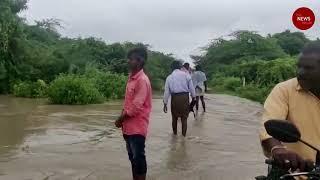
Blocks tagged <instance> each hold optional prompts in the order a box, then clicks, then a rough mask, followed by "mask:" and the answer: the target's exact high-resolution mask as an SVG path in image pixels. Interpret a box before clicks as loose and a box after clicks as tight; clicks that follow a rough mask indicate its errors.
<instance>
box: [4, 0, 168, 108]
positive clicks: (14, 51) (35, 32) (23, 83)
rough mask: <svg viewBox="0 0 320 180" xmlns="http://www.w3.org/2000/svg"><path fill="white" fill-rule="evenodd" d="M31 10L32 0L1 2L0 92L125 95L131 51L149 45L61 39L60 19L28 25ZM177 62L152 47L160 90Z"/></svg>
mask: <svg viewBox="0 0 320 180" xmlns="http://www.w3.org/2000/svg"><path fill="white" fill-rule="evenodd" d="M26 8H27V0H1V1H0V94H4V93H13V94H14V95H16V96H20V97H49V99H50V100H51V101H52V102H53V103H63V104H86V103H97V102H101V101H103V100H105V99H115V98H122V97H123V94H124V91H125V82H126V79H127V78H126V77H127V75H128V69H127V59H126V53H127V52H128V50H129V49H131V48H134V47H141V46H143V47H145V48H147V49H149V46H148V45H145V44H141V43H130V42H127V43H114V44H106V43H105V42H104V41H102V40H101V39H97V38H93V37H91V38H85V39H82V38H77V39H71V38H65V37H61V35H60V34H59V33H58V29H59V28H60V27H61V25H60V22H59V21H57V20H55V19H45V20H42V21H37V22H35V24H34V25H29V24H27V23H26V22H25V21H24V20H23V19H21V18H20V17H19V16H18V15H17V14H18V13H19V12H20V11H22V10H25V9H26ZM173 60H174V58H173V57H172V56H171V55H166V54H163V53H161V52H155V51H151V50H149V59H148V63H147V66H146V68H145V71H146V72H147V74H148V75H149V77H150V79H151V82H152V86H153V88H154V89H155V90H161V88H162V87H163V84H164V80H165V78H166V76H167V74H169V71H170V64H171V62H172V61H173ZM40 82H41V83H40ZM80 96H87V97H80Z"/></svg>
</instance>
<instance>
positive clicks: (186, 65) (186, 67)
mask: <svg viewBox="0 0 320 180" xmlns="http://www.w3.org/2000/svg"><path fill="white" fill-rule="evenodd" d="M181 70H182V71H184V72H186V73H188V74H191V68H190V64H189V63H184V64H183V66H182V68H181Z"/></svg>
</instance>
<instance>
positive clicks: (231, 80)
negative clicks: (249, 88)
mask: <svg viewBox="0 0 320 180" xmlns="http://www.w3.org/2000/svg"><path fill="white" fill-rule="evenodd" d="M240 86H241V79H240V78H237V77H227V78H225V79H223V87H224V88H225V89H226V90H230V91H234V90H236V88H238V87H240Z"/></svg>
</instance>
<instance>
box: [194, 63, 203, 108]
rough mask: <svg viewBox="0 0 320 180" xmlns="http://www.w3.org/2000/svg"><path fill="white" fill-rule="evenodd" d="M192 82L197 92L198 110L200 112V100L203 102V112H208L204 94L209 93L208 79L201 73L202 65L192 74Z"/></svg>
mask: <svg viewBox="0 0 320 180" xmlns="http://www.w3.org/2000/svg"><path fill="white" fill-rule="evenodd" d="M192 82H193V85H194V87H195V91H196V110H197V111H198V110H199V99H200V100H201V102H202V107H203V112H206V103H205V102H204V94H205V92H207V77H206V74H205V73H204V72H202V71H201V67H200V65H197V66H196V71H195V72H194V73H193V74H192Z"/></svg>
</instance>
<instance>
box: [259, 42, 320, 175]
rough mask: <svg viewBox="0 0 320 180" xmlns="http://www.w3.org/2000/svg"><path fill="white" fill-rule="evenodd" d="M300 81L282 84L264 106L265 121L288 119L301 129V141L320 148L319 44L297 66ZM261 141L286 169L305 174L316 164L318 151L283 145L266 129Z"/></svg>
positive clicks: (310, 46) (312, 45) (308, 49)
mask: <svg viewBox="0 0 320 180" xmlns="http://www.w3.org/2000/svg"><path fill="white" fill-rule="evenodd" d="M297 70H298V71H297V78H294V79H291V80H288V81H286V82H282V83H279V84H278V85H276V86H275V87H274V89H273V90H272V92H271V93H270V95H269V96H268V98H267V100H266V102H265V104H264V114H263V122H265V121H267V120H270V119H283V120H288V121H290V122H292V123H293V124H295V125H296V126H297V128H298V129H299V130H300V132H301V135H302V139H303V140H305V141H307V142H308V143H310V144H312V145H314V146H316V147H318V148H320V41H316V42H312V43H310V44H308V45H306V46H305V47H304V49H303V50H302V52H301V54H300V56H299V59H298V64H297ZM260 140H261V144H262V147H263V150H264V153H265V155H266V156H267V157H269V158H271V157H272V158H273V159H274V160H275V161H276V163H277V164H278V165H279V166H280V167H281V168H283V169H284V170H289V169H291V170H292V171H295V170H297V169H299V170H300V171H303V170H304V169H305V167H306V166H307V165H308V164H309V163H310V162H311V161H312V162H315V161H316V151H314V150H313V149H311V148H309V147H307V146H306V145H304V144H302V143H300V142H297V143H293V144H285V143H282V142H280V141H278V140H276V139H274V138H272V137H271V136H269V135H268V134H267V132H266V130H265V128H264V127H262V128H261V131H260Z"/></svg>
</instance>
